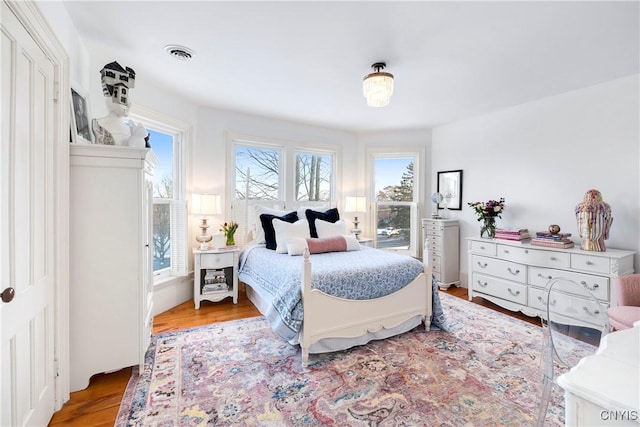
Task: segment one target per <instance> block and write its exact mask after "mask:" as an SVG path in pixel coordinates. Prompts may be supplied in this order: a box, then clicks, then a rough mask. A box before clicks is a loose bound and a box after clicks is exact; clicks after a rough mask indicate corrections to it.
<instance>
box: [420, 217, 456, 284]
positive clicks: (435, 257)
mask: <svg viewBox="0 0 640 427" xmlns="http://www.w3.org/2000/svg"><path fill="white" fill-rule="evenodd" d="M422 241H423V243H424V260H425V263H426V264H427V265H428V266H429V267H430V268H431V271H432V272H433V275H434V276H435V278H436V279H437V280H438V283H439V285H440V287H441V288H443V289H447V288H448V287H449V286H451V285H457V284H460V244H459V242H460V227H459V225H458V220H455V219H423V220H422Z"/></svg>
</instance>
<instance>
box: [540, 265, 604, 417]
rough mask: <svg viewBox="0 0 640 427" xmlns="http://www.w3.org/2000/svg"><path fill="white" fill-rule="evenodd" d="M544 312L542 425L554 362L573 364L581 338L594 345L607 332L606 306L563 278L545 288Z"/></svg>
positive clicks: (576, 359) (597, 343)
mask: <svg viewBox="0 0 640 427" xmlns="http://www.w3.org/2000/svg"><path fill="white" fill-rule="evenodd" d="M545 294H546V298H547V299H546V301H545V305H546V312H544V313H543V314H542V332H543V333H542V336H543V346H542V357H541V368H542V387H541V391H540V396H539V397H540V399H539V402H540V403H539V407H538V413H537V419H536V425H537V426H543V425H544V419H545V416H546V413H547V408H548V405H549V400H550V398H551V391H552V387H553V384H554V383H555V376H556V375H555V374H556V373H555V366H554V365H555V363H554V362H557V363H558V364H559V365H560V366H561V367H565V368H569V367H572V366H575V365H576V364H577V363H578V362H579V361H580V359H581V358H582V357H584V356H585V354H584V352H583V351H578V350H579V349H580V348H584V344H583V343H581V342H587V343H589V344H591V345H593V346H595V347H594V352H595V350H596V349H597V347H598V346H599V345H600V340H601V339H602V338H603V337H604V336H605V335H606V334H608V333H609V331H610V326H609V318H608V316H607V310H606V307H604V306H602V304H600V302H599V301H598V299H597V298H595V297H594V296H593V294H592V293H591V292H590V291H589V290H588V289H586V288H585V287H584V286H583V285H581V284H578V283H576V282H574V281H572V280H570V279H566V278H561V277H560V278H554V279H551V280H550V281H549V282H548V283H547V285H546V289H545Z"/></svg>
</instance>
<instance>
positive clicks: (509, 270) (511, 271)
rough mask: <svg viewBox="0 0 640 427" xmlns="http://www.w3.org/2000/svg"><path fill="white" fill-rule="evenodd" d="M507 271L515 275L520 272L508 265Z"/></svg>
mask: <svg viewBox="0 0 640 427" xmlns="http://www.w3.org/2000/svg"><path fill="white" fill-rule="evenodd" d="M507 271H508V272H509V273H511V274H513V275H514V276H516V275H518V274H520V270H516V271H513V270H511V267H507Z"/></svg>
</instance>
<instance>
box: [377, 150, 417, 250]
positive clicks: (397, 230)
mask: <svg viewBox="0 0 640 427" xmlns="http://www.w3.org/2000/svg"><path fill="white" fill-rule="evenodd" d="M419 165H420V153H418V152H413V153H412V152H408V153H401V152H374V153H370V171H371V176H372V186H371V187H372V188H371V192H372V194H371V197H372V199H373V200H374V201H375V211H374V212H373V214H374V225H375V234H376V247H377V248H380V249H388V250H393V251H399V252H405V253H407V254H410V255H412V256H418V246H419V245H418V242H419V240H418V235H419V233H418V232H419V224H418V202H419V192H418V187H419V186H418V182H419V176H420V174H419Z"/></svg>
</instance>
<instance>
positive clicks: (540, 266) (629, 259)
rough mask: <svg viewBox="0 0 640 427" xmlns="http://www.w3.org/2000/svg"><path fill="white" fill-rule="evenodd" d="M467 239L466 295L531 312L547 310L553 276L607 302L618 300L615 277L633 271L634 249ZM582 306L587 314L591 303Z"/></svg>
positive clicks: (539, 314) (537, 313)
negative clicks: (601, 249) (588, 248)
mask: <svg viewBox="0 0 640 427" xmlns="http://www.w3.org/2000/svg"><path fill="white" fill-rule="evenodd" d="M467 243H468V270H467V271H468V272H469V300H471V299H472V298H473V297H476V296H478V297H483V298H485V299H488V300H490V301H492V302H494V303H496V304H498V305H500V306H502V307H504V308H506V309H509V310H512V311H521V312H523V313H525V314H527V315H529V316H542V315H543V314H544V313H545V312H546V295H545V292H544V290H545V286H546V285H547V282H548V281H549V280H551V279H554V278H557V277H562V278H566V279H570V280H573V281H575V282H577V283H579V284H582V285H583V286H584V287H585V288H586V289H588V290H589V291H590V292H591V293H592V294H593V296H594V297H596V298H597V299H598V300H599V301H600V302H601V303H602V304H603V305H604V306H605V307H608V306H610V305H616V301H617V298H616V294H615V286H613V285H614V279H615V278H616V277H618V276H622V275H625V274H631V273H633V272H634V270H633V256H634V254H635V253H634V252H632V251H626V250H620V249H607V250H606V251H605V252H589V251H583V250H581V249H579V248H571V249H556V248H546V247H540V246H533V245H531V244H530V243H517V242H516V243H512V242H508V241H502V240H498V239H481V238H469V239H467ZM584 311H585V316H588V314H586V313H587V311H589V307H586V308H585V310H584ZM585 320H586V321H587V323H588V319H585Z"/></svg>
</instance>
